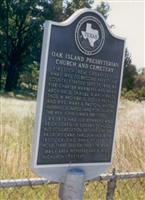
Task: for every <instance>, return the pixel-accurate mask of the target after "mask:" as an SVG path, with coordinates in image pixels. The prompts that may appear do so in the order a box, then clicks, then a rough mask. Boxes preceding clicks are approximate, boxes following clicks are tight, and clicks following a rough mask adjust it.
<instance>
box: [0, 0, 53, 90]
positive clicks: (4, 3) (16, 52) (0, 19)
mask: <svg viewBox="0 0 145 200" xmlns="http://www.w3.org/2000/svg"><path fill="white" fill-rule="evenodd" d="M44 8H45V9H44ZM0 9H1V10H2V12H1V13H0V24H1V25H0V45H1V46H2V49H1V52H0V53H1V56H0V61H1V63H2V65H3V66H4V70H5V71H6V74H7V76H6V84H5V90H6V91H12V90H14V89H16V88H17V84H18V80H19V76H20V73H21V72H22V71H23V68H24V66H25V65H28V64H30V63H32V61H33V60H36V61H37V60H38V54H40V52H39V51H38V50H39V49H40V48H39V46H40V43H39V42H38V41H40V39H41V36H42V35H41V32H42V23H43V21H44V18H46V16H47V18H50V19H51V18H52V17H53V12H52V5H51V4H49V3H46V2H43V3H42V2H39V3H38V1H36V0H17V1H14V0H0Z"/></svg>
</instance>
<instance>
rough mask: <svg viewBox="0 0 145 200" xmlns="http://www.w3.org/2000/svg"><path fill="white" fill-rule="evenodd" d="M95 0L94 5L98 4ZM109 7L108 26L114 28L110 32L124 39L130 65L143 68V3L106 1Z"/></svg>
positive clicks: (141, 1) (144, 29) (134, 0)
mask: <svg viewBox="0 0 145 200" xmlns="http://www.w3.org/2000/svg"><path fill="white" fill-rule="evenodd" d="M98 2H101V1H98V0H95V4H98ZM106 2H108V3H109V5H110V8H111V10H110V13H109V17H108V19H107V22H108V24H112V25H114V26H115V27H114V28H113V29H112V32H113V33H114V34H116V35H118V36H122V37H125V38H126V46H127V47H128V50H129V52H130V53H131V57H132V63H133V64H135V65H136V67H137V68H141V67H145V55H144V54H145V51H144V47H145V39H144V37H145V36H144V35H145V24H144V23H145V19H144V12H145V1H144V0H138V1H136V0H132V1H131V0H118V1H117V0H107V1H106Z"/></svg>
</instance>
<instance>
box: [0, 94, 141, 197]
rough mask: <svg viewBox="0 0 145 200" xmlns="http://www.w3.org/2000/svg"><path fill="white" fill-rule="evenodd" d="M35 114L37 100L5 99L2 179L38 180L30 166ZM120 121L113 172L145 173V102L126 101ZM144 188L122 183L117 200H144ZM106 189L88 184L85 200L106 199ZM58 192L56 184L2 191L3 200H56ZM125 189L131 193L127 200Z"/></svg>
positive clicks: (0, 124)
mask: <svg viewBox="0 0 145 200" xmlns="http://www.w3.org/2000/svg"><path fill="white" fill-rule="evenodd" d="M34 115H35V101H32V100H20V99H15V98H9V97H1V116H0V127H1V129H0V131H1V133H0V143H1V145H0V152H1V154H0V167H1V168H0V179H10V178H32V177H36V175H35V174H34V173H33V172H32V171H31V167H30V155H31V153H30V152H31V138H32V129H33V124H34ZM117 122H118V123H117V136H116V144H115V154H114V160H113V164H112V166H111V168H110V169H109V171H111V169H112V168H113V167H115V168H116V170H117V171H119V172H126V171H145V102H142V103H137V102H130V101H126V100H122V101H121V104H120V106H119V113H118V120H117ZM144 187H145V181H144V180H138V181H137V180H134V181H132V182H131V181H127V182H124V183H123V182H122V183H121V182H119V183H118V188H117V193H116V198H115V199H117V200H126V199H130V200H144V199H145V189H144ZM101 188H102V189H101ZM105 188H106V184H105V183H96V182H94V183H90V184H88V186H87V187H86V192H85V200H89V199H91V200H94V199H97V197H98V199H100V200H102V199H105ZM57 189H58V187H57V186H55V185H51V186H45V187H44V186H39V187H38V186H37V187H36V186H35V187H31V188H30V187H25V188H19V190H18V189H11V188H10V189H5V190H4V189H3V190H1V196H0V197H1V199H2V200H5V199H10V200H11V199H13V200H14V199H16V200H17V199H26V200H29V199H31V200H32V199H36V200H37V199H40V200H41V199H47V200H49V199H50V200H56V199H57V194H56V190H57ZM123 189H125V191H126V190H127V191H128V192H127V193H128V194H127V193H126V197H125V196H124V195H125V194H124V191H123ZM98 191H104V192H98ZM39 195H40V197H41V198H40V197H39ZM97 195H98V196H97ZM38 197H39V198H38Z"/></svg>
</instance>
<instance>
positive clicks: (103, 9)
mask: <svg viewBox="0 0 145 200" xmlns="http://www.w3.org/2000/svg"><path fill="white" fill-rule="evenodd" d="M96 10H97V11H98V12H99V13H101V14H102V15H103V16H104V18H105V19H107V17H108V15H109V11H110V6H109V4H108V3H106V2H104V1H103V2H101V4H100V5H98V6H97V8H96Z"/></svg>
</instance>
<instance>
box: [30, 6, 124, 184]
mask: <svg viewBox="0 0 145 200" xmlns="http://www.w3.org/2000/svg"><path fill="white" fill-rule="evenodd" d="M124 43H125V42H124V39H122V38H119V37H116V36H114V35H113V34H112V33H110V30H109V29H108V27H107V25H106V23H105V21H104V19H103V18H102V16H100V14H98V13H96V12H95V11H92V10H90V9H83V10H79V11H77V12H76V13H75V14H74V15H72V16H71V17H70V18H69V19H68V20H67V21H65V22H63V23H56V22H51V21H47V22H45V27H44V38H43V48H42V58H41V68H40V79H39V89H38V101H37V113H36V123H35V134H34V137H33V156H32V159H33V168H34V170H35V171H36V172H37V173H38V174H39V175H41V176H44V177H47V178H49V179H50V180H53V181H60V182H61V181H63V176H64V174H65V172H66V170H67V169H68V168H69V167H74V166H77V167H81V168H82V169H84V170H85V173H86V180H87V179H91V178H94V177H95V176H97V175H98V174H100V173H102V172H104V170H105V169H106V168H107V167H108V166H109V165H110V164H111V159H112V152H113V143H114V133H115V124H116V114H117V106H118V99H119V93H120V87H121V79H122V65H123V64H122V63H123V55H124Z"/></svg>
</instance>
